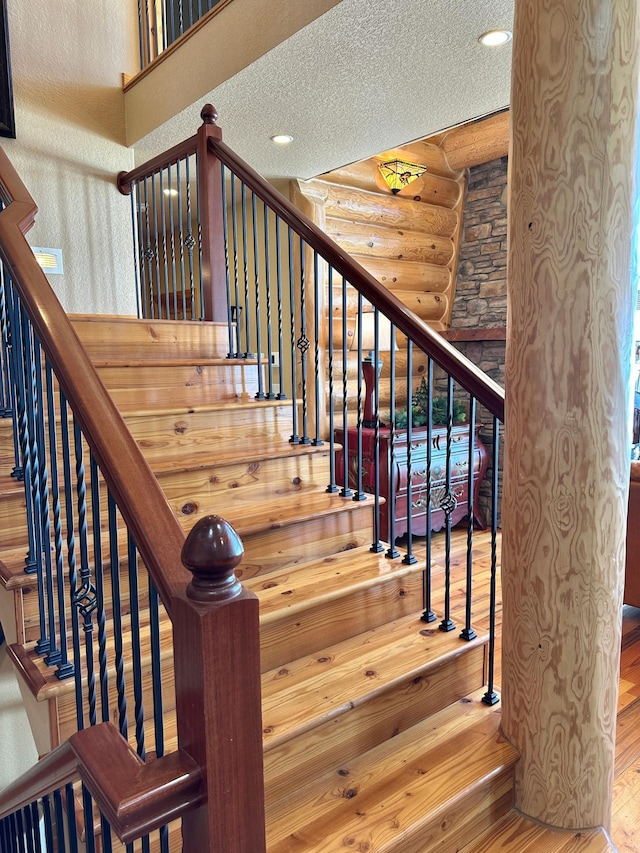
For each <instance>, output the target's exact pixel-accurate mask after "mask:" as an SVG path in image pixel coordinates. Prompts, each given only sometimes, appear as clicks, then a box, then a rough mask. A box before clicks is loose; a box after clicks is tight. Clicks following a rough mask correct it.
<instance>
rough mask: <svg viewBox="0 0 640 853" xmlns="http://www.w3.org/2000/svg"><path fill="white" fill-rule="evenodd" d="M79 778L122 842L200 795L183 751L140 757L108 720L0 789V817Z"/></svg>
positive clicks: (196, 774)
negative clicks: (147, 758) (0, 790)
mask: <svg viewBox="0 0 640 853" xmlns="http://www.w3.org/2000/svg"><path fill="white" fill-rule="evenodd" d="M78 779H80V780H82V782H84V783H85V785H86V786H87V788H88V789H89V791H90V792H91V795H92V796H93V798H94V799H95V801H96V802H97V804H98V805H99V807H100V810H101V811H102V813H103V815H104V816H105V817H106V818H107V820H108V821H109V823H110V824H111V826H112V827H113V829H114V830H115V832H116V834H117V835H118V837H119V838H120V840H121V841H124V842H125V843H128V842H130V841H133V840H134V839H136V838H139V837H140V836H142V835H146V834H147V833H148V832H151V831H153V830H154V829H158V828H159V827H161V826H164V825H165V824H166V823H169V821H172V820H175V819H176V818H178V817H180V816H181V815H182V814H184V813H185V812H186V811H189V810H190V809H192V808H195V807H196V806H198V805H199V804H200V802H201V801H202V799H203V790H202V788H203V784H202V783H203V774H202V772H201V770H200V768H199V767H198V765H197V764H196V762H195V761H194V760H193V759H192V758H191V757H190V756H189V755H188V754H187V753H186V752H184V751H182V750H179V751H178V752H174V753H171V754H170V755H165V756H163V757H162V758H156V759H152V760H148V761H146V762H145V761H143V760H142V759H141V758H140V756H139V755H138V754H137V753H136V752H135V750H134V749H133V748H132V747H131V746H130V745H129V743H127V741H126V740H125V739H124V738H123V737H122V735H121V734H120V733H119V731H118V730H117V729H116V727H115V726H114V725H113V723H99V724H98V725H96V726H90V727H89V728H87V729H83V730H82V731H79V732H76V733H75V734H73V735H71V737H70V738H69V740H67V741H66V742H65V743H63V744H61V745H60V746H59V747H57V748H56V749H54V750H53V751H52V752H50V753H49V754H48V755H47V756H45V758H43V759H42V761H40V762H38V763H37V764H34V766H33V767H32V768H31V769H30V770H27V772H26V773H23V774H22V776H20V777H19V778H18V779H17V780H16V781H15V782H13V783H12V784H11V785H10V786H9V787H7V788H5V790H4V791H3V792H2V793H1V794H0V820H1V819H3V818H5V817H7V816H8V815H10V814H12V813H13V812H15V811H17V810H18V809H21V808H24V807H25V806H27V805H29V804H30V803H33V802H35V801H36V800H38V799H40V798H41V797H43V796H45V795H46V794H50V793H51V792H52V791H55V790H56V789H58V788H62V787H63V786H64V785H66V784H67V783H69V782H74V781H76V780H78Z"/></svg>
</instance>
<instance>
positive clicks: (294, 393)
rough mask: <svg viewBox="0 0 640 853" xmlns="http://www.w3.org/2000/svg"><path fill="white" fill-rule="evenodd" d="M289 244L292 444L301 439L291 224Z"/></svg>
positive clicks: (288, 233) (289, 227) (288, 234)
mask: <svg viewBox="0 0 640 853" xmlns="http://www.w3.org/2000/svg"><path fill="white" fill-rule="evenodd" d="M287 245H288V249H289V253H288V255H289V322H290V330H291V397H292V399H293V406H292V407H291V417H292V420H293V423H292V428H293V432H292V433H291V438H290V439H289V441H290V442H291V443H292V444H294V443H295V444H297V443H299V441H300V436H299V435H298V367H297V364H296V314H295V304H296V303H295V271H294V264H293V232H292V230H291V226H290V225H288V226H287Z"/></svg>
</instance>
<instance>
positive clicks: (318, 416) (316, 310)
mask: <svg viewBox="0 0 640 853" xmlns="http://www.w3.org/2000/svg"><path fill="white" fill-rule="evenodd" d="M319 266H320V265H319V263H318V253H317V252H316V251H315V249H314V252H313V370H314V375H313V387H314V406H315V430H314V432H315V437H314V439H313V441H312V444H314V445H315V446H316V447H320V446H321V445H322V444H324V442H323V441H322V439H321V438H320V426H321V420H323V419H324V411H323V409H322V408H321V400H320V391H321V386H320V287H321V284H320V276H319Z"/></svg>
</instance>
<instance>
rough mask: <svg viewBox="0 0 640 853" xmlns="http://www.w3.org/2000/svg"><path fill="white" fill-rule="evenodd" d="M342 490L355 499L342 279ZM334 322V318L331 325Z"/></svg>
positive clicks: (344, 288) (344, 298)
mask: <svg viewBox="0 0 640 853" xmlns="http://www.w3.org/2000/svg"><path fill="white" fill-rule="evenodd" d="M341 295H342V483H343V485H342V489H341V490H340V494H341V496H342V497H343V498H351V497H353V492H352V491H351V483H350V481H349V474H350V472H349V370H348V356H349V347H348V345H347V340H348V335H349V327H348V325H347V281H346V279H345V278H344V276H343V277H342V294H341ZM332 322H333V318H331V319H330V321H329V323H330V324H331V323H332Z"/></svg>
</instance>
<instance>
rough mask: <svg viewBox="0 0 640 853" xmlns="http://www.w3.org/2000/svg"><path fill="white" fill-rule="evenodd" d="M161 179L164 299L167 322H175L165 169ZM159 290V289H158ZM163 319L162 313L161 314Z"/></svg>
mask: <svg viewBox="0 0 640 853" xmlns="http://www.w3.org/2000/svg"><path fill="white" fill-rule="evenodd" d="M159 178H160V195H159V196H158V203H159V205H160V232H161V243H159V244H158V245H161V246H162V279H163V283H164V298H165V306H164V307H165V317H166V318H167V320H175V319H176V318H175V317H172V316H171V309H170V305H171V297H170V291H169V258H168V252H167V215H166V205H167V196H166V194H165V191H164V190H165V187H164V169H161V170H160V172H159ZM158 289H159V288H158ZM160 316H161V317H162V313H161V314H160Z"/></svg>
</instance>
